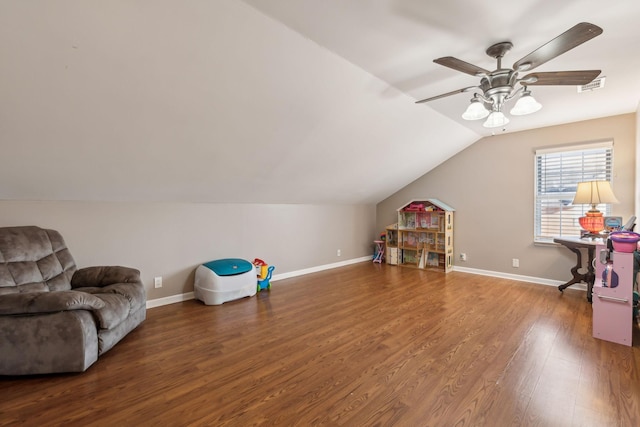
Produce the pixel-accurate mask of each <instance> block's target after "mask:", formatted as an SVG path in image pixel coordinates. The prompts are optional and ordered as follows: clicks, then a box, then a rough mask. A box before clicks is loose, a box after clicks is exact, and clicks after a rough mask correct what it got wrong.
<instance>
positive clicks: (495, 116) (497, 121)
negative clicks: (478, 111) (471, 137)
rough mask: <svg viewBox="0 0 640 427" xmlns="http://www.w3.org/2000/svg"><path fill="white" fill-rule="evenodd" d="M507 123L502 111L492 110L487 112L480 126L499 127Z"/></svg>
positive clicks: (507, 120)
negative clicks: (487, 114) (487, 115)
mask: <svg viewBox="0 0 640 427" xmlns="http://www.w3.org/2000/svg"><path fill="white" fill-rule="evenodd" d="M507 123H509V119H508V118H507V116H505V115H504V114H503V113H502V111H494V112H493V113H491V114H489V117H487V120H486V121H485V122H484V123H483V124H482V126H484V127H486V128H499V127H501V126H505V125H506V124H507Z"/></svg>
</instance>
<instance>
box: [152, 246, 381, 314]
mask: <svg viewBox="0 0 640 427" xmlns="http://www.w3.org/2000/svg"><path fill="white" fill-rule="evenodd" d="M372 260H373V257H372V256H365V257H360V258H354V259H349V260H346V261H340V262H334V263H332V264H324V265H319V266H317V267H310V268H305V269H303V270H296V271H289V272H287V273H282V274H274V275H273V277H272V278H271V281H272V282H277V281H278V280H283V279H289V278H291V277H298V276H304V275H305V274H311V273H317V272H319V271H324V270H330V269H332V268H338V267H344V266H345V265H351V264H357V263H359V262H365V261H372ZM193 298H195V297H194V295H193V292H187V293H184V294H178V295H171V296H168V297H164V298H156V299H152V300H149V301H147V308H154V307H160V306H163V305H168V304H175V303H177V302H183V301H188V300H190V299H193Z"/></svg>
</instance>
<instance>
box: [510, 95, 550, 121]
mask: <svg viewBox="0 0 640 427" xmlns="http://www.w3.org/2000/svg"><path fill="white" fill-rule="evenodd" d="M541 108H542V104H540V103H539V102H538V101H536V99H535V98H534V97H533V96H531V92H530V91H528V90H525V91H524V93H523V94H522V96H521V97H520V98H518V101H517V102H516V105H514V106H513V108H512V109H511V111H510V113H511V114H512V115H514V116H524V115H525V114H531V113H535V112H536V111H538V110H540V109H541Z"/></svg>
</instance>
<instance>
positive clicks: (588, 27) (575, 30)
mask: <svg viewBox="0 0 640 427" xmlns="http://www.w3.org/2000/svg"><path fill="white" fill-rule="evenodd" d="M600 34H602V28H600V27H598V26H597V25H593V24H590V23H588V22H581V23H579V24H578V25H575V26H574V27H571V28H570V29H568V30H567V31H565V32H564V33H562V34H560V35H559V36H558V37H556V38H555V39H553V40H551V41H550V42H548V43H546V44H545V45H543V46H540V47H539V48H538V49H536V50H534V51H533V52H531V53H530V54H529V55H527V56H525V57H524V58H522V59H521V60H519V61H518V62H516V63H515V64H513V69H514V70H532V69H534V68H536V67H538V66H540V65H542V64H544V63H545V62H547V61H549V60H551V59H553V58H555V57H556V56H560V55H562V54H563V53H565V52H566V51H568V50H571V49H573V48H574V47H576V46H579V45H581V44H582V43H584V42H586V41H588V40H591V39H592V38H594V37H596V36H599V35H600Z"/></svg>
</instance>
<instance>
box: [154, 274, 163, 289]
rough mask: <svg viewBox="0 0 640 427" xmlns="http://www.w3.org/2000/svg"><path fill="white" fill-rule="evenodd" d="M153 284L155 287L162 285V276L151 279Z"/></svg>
mask: <svg viewBox="0 0 640 427" xmlns="http://www.w3.org/2000/svg"><path fill="white" fill-rule="evenodd" d="M153 286H155V288H156V289H158V288H161V287H162V276H159V277H156V278H154V279H153Z"/></svg>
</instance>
